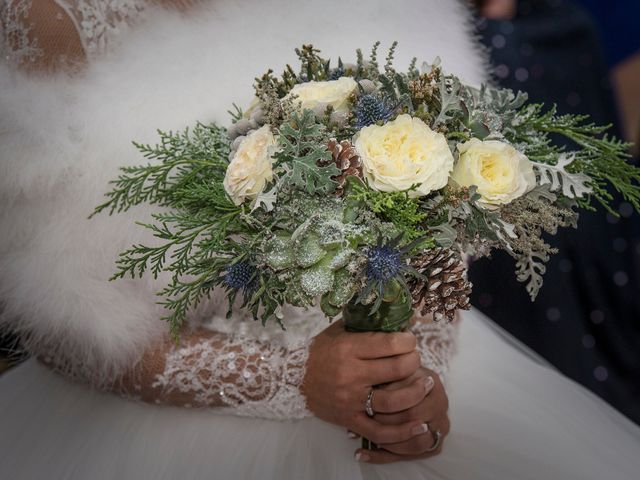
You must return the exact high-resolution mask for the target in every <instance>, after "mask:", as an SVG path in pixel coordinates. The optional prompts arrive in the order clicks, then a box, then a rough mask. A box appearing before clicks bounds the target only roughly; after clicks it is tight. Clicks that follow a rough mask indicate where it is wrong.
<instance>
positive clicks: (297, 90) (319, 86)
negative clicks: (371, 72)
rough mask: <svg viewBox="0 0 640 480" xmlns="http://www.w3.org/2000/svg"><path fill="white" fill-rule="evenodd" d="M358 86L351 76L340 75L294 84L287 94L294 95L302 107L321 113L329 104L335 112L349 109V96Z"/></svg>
mask: <svg viewBox="0 0 640 480" xmlns="http://www.w3.org/2000/svg"><path fill="white" fill-rule="evenodd" d="M357 87H358V83H357V82H356V81H355V80H354V79H353V78H351V77H340V78H339V79H337V80H329V81H326V82H306V83H300V84H298V85H296V86H294V87H293V88H292V89H291V91H290V92H289V94H288V95H287V96H293V95H295V96H296V97H297V98H296V100H297V101H299V102H300V104H301V106H302V109H309V110H313V111H314V112H316V114H322V113H324V111H325V110H326V108H327V106H329V105H331V106H332V107H333V109H334V110H335V111H337V112H343V113H346V112H348V110H349V97H350V96H351V94H352V93H353V92H354V91H355V90H356V88H357Z"/></svg>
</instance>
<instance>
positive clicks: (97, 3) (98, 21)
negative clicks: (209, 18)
mask: <svg viewBox="0 0 640 480" xmlns="http://www.w3.org/2000/svg"><path fill="white" fill-rule="evenodd" d="M195 2H196V0H0V54H1V55H2V57H4V59H5V60H6V61H8V62H9V63H12V64H13V65H16V66H18V67H20V68H22V69H24V70H26V71H29V72H32V71H35V72H55V71H60V70H67V71H74V70H77V69H78V68H79V67H81V66H82V65H83V64H85V63H87V62H88V61H92V60H94V59H96V58H98V57H99V56H101V55H103V54H105V53H107V52H108V51H111V50H113V47H114V46H116V45H117V44H118V42H119V41H120V40H121V37H122V34H123V33H124V32H126V31H127V30H129V28H130V27H131V26H132V25H135V24H136V23H137V22H138V21H139V19H140V17H141V14H142V13H143V12H144V11H145V10H146V9H148V8H149V7H154V6H160V7H167V8H172V9H186V8H188V7H190V6H191V5H192V4H194V3H195Z"/></svg>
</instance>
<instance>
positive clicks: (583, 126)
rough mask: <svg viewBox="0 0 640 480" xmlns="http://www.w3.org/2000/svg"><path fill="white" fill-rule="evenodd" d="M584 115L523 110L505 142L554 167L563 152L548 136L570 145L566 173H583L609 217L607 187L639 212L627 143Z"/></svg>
mask: <svg viewBox="0 0 640 480" xmlns="http://www.w3.org/2000/svg"><path fill="white" fill-rule="evenodd" d="M588 119H589V117H588V116H586V115H558V114H557V111H556V107H555V106H554V107H551V108H550V109H548V110H547V111H544V105H542V104H534V105H529V106H527V107H525V108H524V109H523V111H522V113H521V114H520V115H519V120H520V123H519V125H516V126H515V127H514V133H513V134H512V135H511V136H510V137H511V138H509V136H508V138H509V140H511V141H513V142H514V143H517V144H521V145H523V146H524V151H525V153H526V154H527V156H528V157H529V158H530V159H531V160H533V161H537V162H542V163H549V164H552V165H554V164H556V163H557V161H558V158H559V157H560V156H561V155H562V154H563V153H565V152H566V151H567V149H566V148H564V147H561V146H558V145H557V144H555V143H554V142H553V140H552V138H551V135H559V136H561V137H564V138H565V139H567V140H569V141H571V142H572V143H573V144H574V145H575V146H576V147H577V148H576V149H575V150H570V153H572V154H573V155H575V160H574V161H573V162H572V164H571V165H570V166H569V167H568V171H569V172H584V173H585V174H587V175H588V176H589V177H591V179H592V181H591V183H590V187H591V188H592V189H593V192H592V196H593V198H594V199H595V200H596V201H597V202H598V203H600V204H601V205H602V206H604V207H605V208H606V209H607V210H608V211H609V212H610V213H612V214H614V215H617V214H616V212H615V211H614V210H613V209H612V208H611V206H610V203H611V200H612V199H613V197H612V195H611V193H609V191H608V190H607V186H608V185H610V186H611V187H613V188H614V189H615V190H616V191H617V192H619V193H620V194H621V195H622V197H623V198H624V199H625V200H626V201H628V202H629V203H631V204H632V205H633V206H634V208H635V209H636V210H640V169H638V168H636V167H634V166H633V165H632V164H631V163H630V162H629V158H630V154H629V150H630V147H631V145H630V144H629V143H626V142H623V141H621V140H618V139H616V138H614V137H611V136H609V135H608V134H607V133H606V132H607V131H608V130H609V129H610V128H611V126H610V125H605V126H599V125H595V124H594V123H592V122H589V121H588ZM580 206H581V207H583V208H584V207H589V206H590V199H582V200H581V201H580Z"/></svg>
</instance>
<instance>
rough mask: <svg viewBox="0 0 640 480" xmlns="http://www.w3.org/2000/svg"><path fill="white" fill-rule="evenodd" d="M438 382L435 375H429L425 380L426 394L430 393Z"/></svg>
mask: <svg viewBox="0 0 640 480" xmlns="http://www.w3.org/2000/svg"><path fill="white" fill-rule="evenodd" d="M435 383H436V382H434V381H433V377H427V378H426V380H425V381H424V394H425V395H428V394H429V392H430V391H431V390H432V389H433V386H434V385H435Z"/></svg>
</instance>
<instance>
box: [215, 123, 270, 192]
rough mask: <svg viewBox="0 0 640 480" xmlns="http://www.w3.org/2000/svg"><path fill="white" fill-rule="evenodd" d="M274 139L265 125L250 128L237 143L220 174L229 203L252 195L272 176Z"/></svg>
mask: <svg viewBox="0 0 640 480" xmlns="http://www.w3.org/2000/svg"><path fill="white" fill-rule="evenodd" d="M275 145H276V139H275V137H274V136H273V133H271V130H270V128H269V125H265V126H263V127H261V128H259V129H258V130H254V131H253V132H251V133H250V134H249V135H248V136H247V137H246V138H245V139H244V140H242V142H241V143H240V146H239V147H238V150H237V151H236V153H235V155H234V156H233V158H232V159H231V162H230V163H229V166H228V167H227V172H226V175H225V177H224V183H223V185H224V189H225V191H226V192H227V193H228V194H229V196H230V197H231V199H232V200H233V203H235V204H236V205H240V204H241V203H243V202H244V201H245V200H246V199H247V198H248V199H255V198H256V197H257V196H258V194H259V193H261V192H262V191H263V190H264V187H265V185H266V184H267V183H268V182H270V181H271V180H272V179H273V169H272V163H273V160H272V159H271V152H272V150H273V148H274V147H275Z"/></svg>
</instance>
